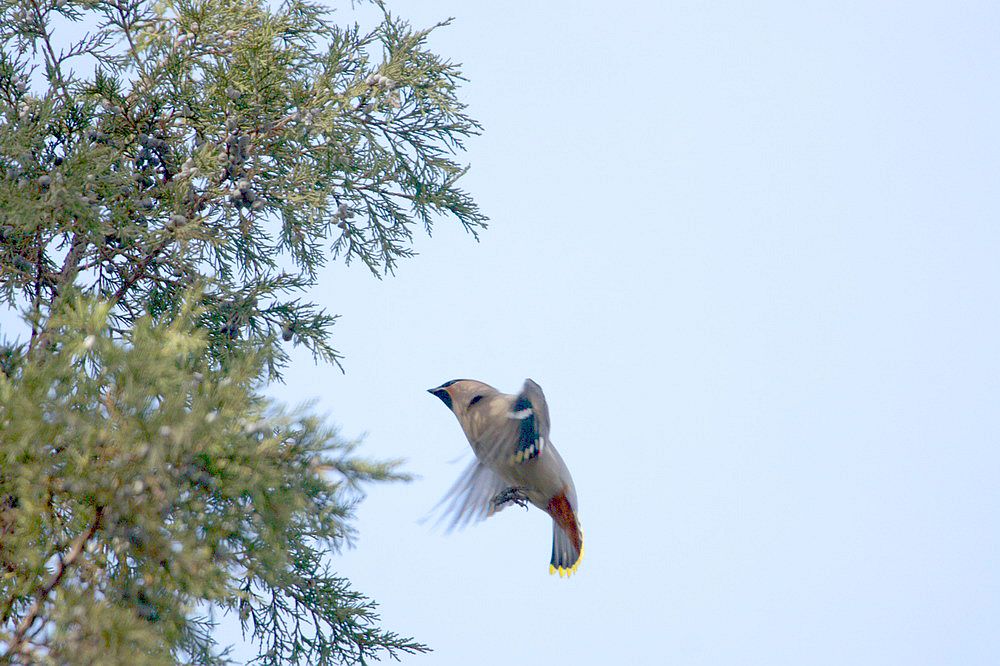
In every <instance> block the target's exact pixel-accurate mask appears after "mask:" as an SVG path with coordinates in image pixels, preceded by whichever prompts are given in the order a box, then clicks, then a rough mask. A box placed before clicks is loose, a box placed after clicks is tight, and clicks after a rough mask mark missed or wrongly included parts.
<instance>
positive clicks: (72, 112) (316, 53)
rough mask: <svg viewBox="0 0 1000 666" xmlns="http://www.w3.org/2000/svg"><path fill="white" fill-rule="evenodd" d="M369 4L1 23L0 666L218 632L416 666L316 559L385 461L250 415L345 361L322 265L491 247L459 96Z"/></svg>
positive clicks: (39, 7) (52, 8)
mask: <svg viewBox="0 0 1000 666" xmlns="http://www.w3.org/2000/svg"><path fill="white" fill-rule="evenodd" d="M376 4H377V6H378V7H379V8H380V9H381V10H382V17H383V18H382V20H381V23H380V25H378V27H376V28H375V29H374V30H372V31H370V32H365V31H362V30H361V29H360V28H359V27H358V26H357V25H350V26H347V25H338V24H334V23H333V22H331V20H330V18H331V17H330V14H329V12H328V11H326V10H324V9H322V8H321V7H319V6H317V5H313V4H310V3H309V2H304V1H301V0H290V1H288V2H285V3H284V4H282V5H280V6H275V5H272V4H268V3H264V2H259V1H257V0H169V1H165V2H158V3H153V2H150V1H148V0H16V1H15V0H0V44H2V48H0V303H2V304H3V305H4V306H6V307H8V308H15V307H16V308H19V309H21V310H22V311H23V312H24V313H25V317H26V320H27V322H28V323H29V325H30V327H31V334H30V339H28V340H25V341H23V342H18V341H16V340H15V341H6V342H5V343H4V344H3V345H0V663H53V664H91V663H102V664H113V663H128V664H145V663H149V664H160V663H171V664H172V663H194V664H221V663H228V660H227V658H226V650H225V646H219V645H218V644H217V643H216V640H215V637H214V636H213V632H212V630H213V626H214V620H213V618H214V617H215V616H216V615H217V614H218V613H220V612H233V613H235V614H236V615H237V616H238V617H239V619H240V621H241V622H242V625H243V627H244V631H245V632H246V634H247V636H248V637H250V638H251V639H252V640H253V641H254V643H256V644H257V645H258V646H259V647H260V653H259V657H258V658H257V661H256V662H255V663H261V664H342V663H345V664H346V663H357V662H361V663H364V661H365V660H366V659H369V658H377V657H380V656H387V655H388V656H391V657H398V656H399V655H400V654H402V653H409V652H421V651H424V650H426V648H425V647H424V646H423V645H420V644H419V643H416V642H414V641H412V640H411V639H406V638H402V637H400V636H397V635H395V634H393V633H391V632H387V631H385V630H383V629H381V628H379V626H378V618H377V616H376V615H375V614H374V612H373V603H372V602H371V601H370V600H368V599H366V598H365V597H363V596H362V595H360V594H358V593H357V592H355V591H353V590H352V589H351V588H350V586H349V584H348V582H347V581H346V580H344V579H342V578H340V577H338V576H337V575H336V574H335V573H334V572H333V571H332V570H330V568H329V564H328V561H327V560H326V559H324V555H325V553H327V552H328V551H330V550H333V551H336V550H337V549H339V548H343V547H344V546H346V545H349V543H350V541H351V539H352V536H353V529H352V526H351V523H350V521H351V518H352V515H353V507H354V506H355V504H356V502H357V501H358V500H359V499H360V498H361V496H362V490H363V486H364V484H366V483H368V482H374V481H388V480H400V479H404V478H405V475H403V474H401V473H400V472H399V471H398V469H399V467H398V462H394V461H390V462H372V461H368V460H366V459H364V458H363V457H359V456H358V455H357V453H356V447H357V443H356V442H346V441H344V440H342V439H341V438H339V437H338V436H337V434H336V433H335V432H334V431H332V430H330V429H329V428H328V427H325V426H324V425H323V424H322V423H321V422H320V421H319V420H318V419H316V418H315V417H313V416H311V415H309V414H308V413H299V414H287V413H285V412H284V411H283V410H282V408H281V407H280V406H279V405H275V404H272V403H271V402H270V401H269V400H267V399H266V398H264V397H263V396H262V390H263V388H264V385H265V383H266V382H267V381H274V380H279V379H280V377H281V371H282V369H283V368H284V367H285V366H286V364H287V362H288V355H287V352H286V351H285V346H286V345H288V344H301V345H304V346H305V347H306V348H308V349H309V350H310V351H311V352H312V353H313V355H314V356H315V357H316V358H317V359H321V360H324V361H327V362H333V363H337V362H338V359H339V355H338V353H337V352H336V351H335V349H334V348H333V346H332V344H331V341H330V334H331V331H330V328H331V326H332V324H333V323H334V320H335V318H334V316H332V315H330V314H329V313H327V312H325V311H323V310H322V309H320V308H318V307H317V306H316V305H315V304H313V303H310V302H308V301H305V300H303V299H302V294H301V292H303V291H305V290H307V289H309V288H310V287H313V286H314V285H316V283H317V275H318V270H319V268H320V267H322V266H323V265H324V263H325V261H327V259H328V258H329V257H333V258H337V257H341V258H343V259H344V260H346V261H347V262H352V261H355V260H356V261H359V262H361V263H362V264H363V265H365V266H366V267H367V268H368V269H369V270H370V271H371V272H372V273H373V274H374V275H376V276H382V275H384V274H386V273H390V272H392V270H393V268H394V266H395V265H396V262H397V261H398V260H399V259H400V258H404V257H406V256H409V255H410V254H411V253H412V250H411V241H412V236H413V233H414V232H415V230H418V229H420V228H421V227H422V228H424V229H426V231H427V232H430V230H431V225H432V222H433V220H435V219H437V218H439V217H441V216H444V217H448V218H452V219H454V220H457V221H458V222H459V223H460V224H461V225H463V226H464V227H465V228H466V229H468V230H469V231H470V232H472V233H473V234H475V233H476V232H477V230H478V229H480V228H482V227H483V226H484V224H485V218H484V217H483V216H482V215H481V213H480V212H479V210H478V209H477V207H476V205H475V204H474V202H473V201H472V200H471V199H470V198H469V196H468V195H467V194H466V193H465V192H463V191H462V190H461V189H460V188H459V187H458V185H457V181H458V179H459V178H460V176H461V175H462V174H463V173H464V168H463V167H462V166H461V165H460V164H459V163H458V162H457V161H456V160H455V156H454V155H455V152H457V151H460V150H461V149H462V147H463V144H462V142H463V140H464V139H466V138H468V137H469V136H470V135H473V134H475V133H476V132H477V131H478V125H477V124H476V122H475V121H474V120H472V119H471V118H470V117H469V116H468V115H466V113H465V111H464V106H463V105H462V103H461V102H460V101H459V100H458V98H457V96H456V89H457V85H458V84H459V83H460V81H461V76H460V73H459V71H458V69H457V67H456V66H455V65H454V64H452V63H450V62H448V61H446V60H444V59H442V58H441V57H439V56H437V55H435V54H434V53H433V52H431V51H430V50H429V49H428V47H427V43H426V42H427V36H428V32H429V31H426V30H414V29H412V28H411V27H410V26H409V25H408V24H407V23H405V22H404V21H402V20H400V19H398V18H396V17H394V16H393V15H391V14H390V13H389V12H388V11H387V10H386V9H385V8H384V7H383V6H382V4H381V3H376ZM80 26H90V32H88V33H87V34H85V35H83V36H82V37H79V39H77V40H76V41H69V42H67V41H66V40H65V39H63V40H59V39H57V38H56V35H57V34H60V35H65V34H80V33H81V30H80Z"/></svg>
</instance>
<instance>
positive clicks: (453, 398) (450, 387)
mask: <svg viewBox="0 0 1000 666" xmlns="http://www.w3.org/2000/svg"><path fill="white" fill-rule="evenodd" d="M427 392H428V393H430V394H432V395H435V396H437V397H438V398H440V400H441V402H443V403H444V404H445V405H446V406H447V407H448V409H450V410H451V411H452V412H454V413H455V416H457V417H459V420H462V418H463V417H464V416H465V414H467V413H468V411H469V408H470V407H472V406H473V405H475V404H476V403H477V402H479V401H480V400H482V399H483V398H485V397H487V396H490V395H495V394H496V393H497V390H496V389H495V388H493V387H492V386H490V385H489V384H484V383H483V382H477V381H476V380H475V379H453V380H451V381H450V382H445V383H444V384H441V386H438V387H435V388H432V389H427Z"/></svg>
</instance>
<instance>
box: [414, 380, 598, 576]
mask: <svg viewBox="0 0 1000 666" xmlns="http://www.w3.org/2000/svg"><path fill="white" fill-rule="evenodd" d="M428 392H429V393H432V394H433V395H435V396H437V397H438V398H440V399H441V402H443V403H444V404H445V406H447V407H448V409H450V410H451V411H452V413H453V414H454V415H455V417H456V418H457V419H458V423H459V425H461V426H462V430H463V431H464V432H465V436H466V437H467V438H468V440H469V444H470V445H471V446H472V451H473V453H475V454H476V459H475V460H474V461H473V462H472V464H471V465H469V467H468V468H467V469H466V470H465V471H464V472H463V473H462V476H461V477H459V479H458V481H456V482H455V485H453V486H452V488H451V490H449V491H448V494H447V495H446V496H445V498H444V499H443V500H442V503H445V502H447V506H446V507H445V515H446V516H449V517H450V519H451V527H464V526H465V525H467V524H468V523H470V522H472V521H475V520H482V519H483V518H486V517H488V516H491V515H493V514H494V513H495V512H497V511H499V510H501V509H503V508H505V507H506V506H508V505H510V504H518V505H520V506H523V507H525V508H527V503H531V504H533V505H534V506H536V507H538V508H539V509H541V510H542V511H544V512H545V513H547V514H549V515H550V516H551V517H552V559H551V560H550V561H549V573H553V574H554V573H558V574H559V576H560V577H561V576H569V575H571V574H573V573H574V572H575V571H576V569H577V567H578V566H579V565H580V559H581V557H582V556H583V532H582V530H581V529H580V521H579V519H578V518H577V506H578V505H577V501H576V488H575V486H574V485H573V477H572V476H571V475H570V473H569V469H568V468H567V467H566V463H564V462H563V459H562V456H560V455H559V452H558V451H556V448H555V446H553V445H552V442H551V441H550V440H549V407H548V405H547V404H546V402H545V394H544V393H542V387H541V386H539V385H538V384H536V383H535V382H534V381H532V380H530V379H526V380H525V381H524V386H523V387H522V388H521V392H520V393H517V394H509V393H501V392H500V391H498V390H496V389H495V388H493V387H492V386H490V385H489V384H484V383H483V382H480V381H476V380H474V379H453V380H451V381H450V382H445V383H444V384H441V386H438V387H436V388H432V389H428Z"/></svg>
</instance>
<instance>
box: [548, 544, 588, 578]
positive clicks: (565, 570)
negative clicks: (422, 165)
mask: <svg viewBox="0 0 1000 666" xmlns="http://www.w3.org/2000/svg"><path fill="white" fill-rule="evenodd" d="M581 561H583V547H582V546H581V547H580V557H578V558H576V562H574V563H573V565H572V566H568V567H562V566H559V567H557V566H556V565H554V564H550V565H549V575H550V576H551V575H554V574H557V573H558V574H559V577H560V578H562V577H563V576H565V577H567V578H569V577H570V576H572V575H573V574H575V573H576V570H577V569H579V568H580V562H581Z"/></svg>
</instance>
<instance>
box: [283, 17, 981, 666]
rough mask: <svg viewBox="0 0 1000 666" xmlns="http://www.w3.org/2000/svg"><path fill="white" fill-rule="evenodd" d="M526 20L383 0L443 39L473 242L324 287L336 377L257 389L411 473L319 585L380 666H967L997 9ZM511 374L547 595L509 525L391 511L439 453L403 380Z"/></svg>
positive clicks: (972, 638)
mask: <svg viewBox="0 0 1000 666" xmlns="http://www.w3.org/2000/svg"><path fill="white" fill-rule="evenodd" d="M539 4H540V3H468V2H455V1H444V0H441V1H438V2H427V1H424V2H420V3H396V4H395V5H394V7H395V9H396V11H397V12H398V13H399V14H401V15H404V16H408V17H411V18H412V19H413V21H414V23H415V24H417V25H421V24H429V23H431V22H433V21H435V20H437V19H441V18H444V17H446V16H454V17H455V18H456V20H455V23H454V25H452V26H451V27H449V28H447V29H444V30H442V31H440V33H438V34H436V35H435V37H434V39H433V44H434V46H435V47H436V48H437V49H439V50H440V51H442V52H444V53H445V54H447V55H449V56H450V57H452V58H453V59H455V60H456V61H460V62H463V63H464V65H465V71H466V73H467V75H468V77H469V78H470V82H469V84H468V85H467V86H466V87H465V98H466V99H467V100H468V101H469V102H470V104H471V110H472V112H473V114H474V115H475V116H476V117H477V118H479V119H481V120H482V121H483V123H484V124H485V127H486V133H485V134H484V136H483V137H482V138H480V139H478V140H476V141H473V142H472V144H471V150H470V154H469V159H470V160H471V162H472V165H473V170H472V172H471V173H470V174H469V176H468V178H467V179H466V181H465V185H466V187H467V188H468V189H469V190H471V191H472V192H473V193H474V194H475V196H476V197H477V198H478V200H479V201H480V202H481V204H482V205H483V208H484V209H485V211H486V212H487V213H488V214H489V215H490V216H491V218H492V227H491V229H490V230H489V231H488V232H487V233H485V234H484V235H483V238H482V242H481V243H480V244H475V243H473V242H472V241H471V239H469V238H468V237H466V236H464V235H463V234H462V233H461V232H459V231H458V230H457V229H455V228H454V227H453V226H451V225H449V224H447V223H442V224H440V225H439V226H438V227H437V230H436V232H435V235H434V237H433V238H432V239H430V240H426V239H422V240H421V241H420V242H419V243H418V244H417V247H418V250H419V251H420V253H421V254H420V256H419V257H417V258H416V259H414V260H412V261H409V262H406V263H403V264H401V266H400V270H399V273H398V275H397V277H396V278H395V279H391V280H387V281H386V282H384V283H381V284H379V283H375V282H373V281H371V280H370V279H369V278H368V276H367V275H365V274H364V272H363V270H362V269H360V268H358V269H348V270H345V269H344V268H342V267H339V266H338V267H334V268H332V269H331V270H329V271H328V272H327V273H326V274H325V275H324V285H325V289H324V290H323V292H322V293H321V295H320V297H321V298H322V299H323V300H324V302H326V303H328V304H329V307H330V308H331V309H332V310H335V311H337V312H340V313H342V314H343V319H342V322H341V324H339V325H338V327H337V329H338V330H337V344H338V345H339V348H340V349H341V350H342V351H343V352H344V353H345V354H346V355H347V374H346V375H345V376H339V375H337V374H336V373H335V372H333V371H331V370H330V369H328V368H314V367H312V366H311V365H310V364H309V362H308V361H307V360H305V359H303V360H302V361H301V362H299V363H298V364H297V365H296V371H295V372H293V373H291V374H290V375H289V385H288V386H287V387H286V388H283V389H281V393H282V395H284V396H286V399H288V400H291V401H293V402H294V401H297V400H305V399H307V398H310V397H317V396H318V397H319V400H320V405H321V409H323V410H327V411H329V413H330V414H331V415H332V417H333V418H334V419H335V420H336V421H338V422H339V423H341V424H342V425H343V427H344V430H345V431H346V432H347V433H360V432H363V431H367V432H368V445H367V450H368V451H369V452H371V453H373V454H378V455H381V456H386V457H394V456H405V457H407V458H408V459H409V465H408V466H409V469H411V470H412V471H414V472H416V473H418V474H420V475H421V476H422V478H421V479H420V480H418V481H416V482H415V483H412V484H410V485H406V486H398V487H395V488H391V489H386V488H381V489H378V490H376V491H375V492H374V493H373V494H372V496H371V497H370V498H369V500H368V501H367V502H366V503H365V504H363V505H362V508H361V511H360V520H359V523H358V526H359V527H360V529H361V539H360V543H359V545H358V548H357V549H356V550H355V551H353V552H350V553H348V554H347V555H345V556H344V557H341V558H339V559H338V560H337V566H338V567H339V570H340V571H341V572H342V573H344V574H345V575H347V576H349V577H350V578H351V579H352V580H353V581H354V582H355V584H356V585H357V586H358V587H359V588H360V589H361V590H364V591H365V592H367V593H370V594H372V595H373V596H374V598H375V599H377V600H379V601H380V602H381V604H382V605H381V609H382V613H383V618H384V621H385V624H386V625H387V626H389V627H391V628H392V629H394V630H398V631H400V632H404V633H406V634H412V635H415V636H417V637H418V638H420V639H421V640H424V641H426V642H428V643H429V644H430V645H431V646H433V647H434V648H435V650H436V652H435V653H434V654H433V655H431V656H427V657H411V658H406V659H404V660H403V662H404V663H405V664H421V663H425V664H435V665H447V666H452V665H454V666H464V665H466V664H487V665H493V664H496V665H502V664H511V663H517V664H524V665H526V666H531V665H535V664H551V663H560V662H561V663H574V664H579V665H588V666H589V665H604V664H613V663H630V664H634V665H644V664H682V665H698V664H706V665H708V664H712V665H719V664H741V665H748V664H760V665H762V666H763V665H766V666H774V665H776V664H794V665H800V664H829V665H831V666H834V665H835V666H842V665H843V664H852V665H853V666H862V665H866V664H870V665H885V664H905V665H906V666H917V665H921V664H928V665H930V664H940V665H946V664H963V665H965V666H972V665H976V664H983V665H985V664H995V663H997V660H998V659H1000V634H998V631H997V628H998V627H1000V565H998V558H1000V525H998V523H1000V515H998V514H1000V511H998V509H1000V448H998V439H1000V438H998V432H1000V427H998V426H1000V417H998V407H1000V353H998V343H1000V295H998V286H1000V225H998V217H1000V194H998V183H1000V120H998V119H1000V97H998V92H997V91H998V85H997V74H996V73H997V71H998V67H1000V46H998V44H1000V42H998V39H997V35H998V28H1000V8H998V6H997V5H996V4H995V3H987V2H982V3H961V2H957V3H933V4H932V3H914V2H906V3H904V2H884V1H882V2H846V3H845V2H836V3H835V2H794V3H793V2H785V3H773V2H764V3H745V2H729V3H726V2H716V3H705V2H656V3H652V2H646V3H632V4H631V5H630V6H623V3H610V2H581V1H575V2H550V3H546V4H545V6H544V7H540V6H539ZM526 376H530V377H533V378H534V379H536V380H537V381H538V382H539V383H540V384H541V385H542V386H543V387H544V389H545V391H546V393H547V395H548V398H549V402H550V406H551V410H552V420H553V429H552V438H553V441H554V442H555V443H556V445H557V446H558V447H559V450H560V451H561V452H562V454H563V456H564V457H565V458H566V460H567V462H568V464H569V465H570V468H571V469H572V471H573V474H574V477H575V479H576V485H577V489H578V493H579V496H580V503H581V519H582V521H583V525H584V530H585V533H586V538H587V555H586V558H585V559H584V561H583V564H582V565H581V568H580V571H579V574H578V575H577V576H575V577H574V578H573V579H572V580H570V581H566V580H560V579H558V578H552V577H550V576H549V575H548V573H547V561H548V556H549V549H550V542H549V539H550V527H549V521H548V519H547V517H546V516H544V515H543V514H541V513H540V512H538V511H532V512H531V513H528V514H526V513H525V512H523V511H521V510H508V511H506V512H504V513H503V514H501V515H499V516H497V517H495V518H493V519H490V520H489V521H487V522H485V523H483V524H479V525H476V526H474V527H472V528H470V529H468V530H466V531H465V532H462V533H459V534H455V535H451V536H447V535H443V534H440V533H437V532H434V531H432V530H430V529H429V528H428V527H427V526H424V525H420V524H418V522H417V521H418V519H419V518H420V517H421V516H423V515H424V514H425V513H426V511H427V510H428V509H429V508H430V507H431V506H432V505H433V504H434V503H435V502H436V501H437V499H438V498H439V497H440V495H441V494H442V493H443V492H444V491H445V490H446V489H447V488H448V487H449V485H450V483H451V482H452V481H453V479H454V477H455V475H457V474H458V472H459V470H460V468H461V465H460V464H449V462H448V461H450V460H452V459H453V458H454V457H456V456H457V455H459V454H462V453H465V452H466V451H467V449H468V445H467V444H466V443H465V440H464V438H463V436H462V434H461V432H460V430H459V428H458V426H457V424H456V423H455V421H454V418H453V417H452V416H451V414H449V413H448V412H447V411H446V410H445V409H444V408H443V407H442V405H441V404H440V403H439V401H437V400H436V399H435V398H434V397H432V396H430V395H427V394H426V393H424V392H423V389H425V388H427V387H430V386H435V385H437V384H439V383H441V382H442V381H445V380H447V379H452V378H455V377H474V378H479V379H483V380H485V381H488V382H490V383H493V384H495V385H496V386H498V387H500V388H502V389H506V390H514V389H516V388H517V387H518V386H519V385H520V383H521V381H522V380H523V379H524V377H526Z"/></svg>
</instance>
